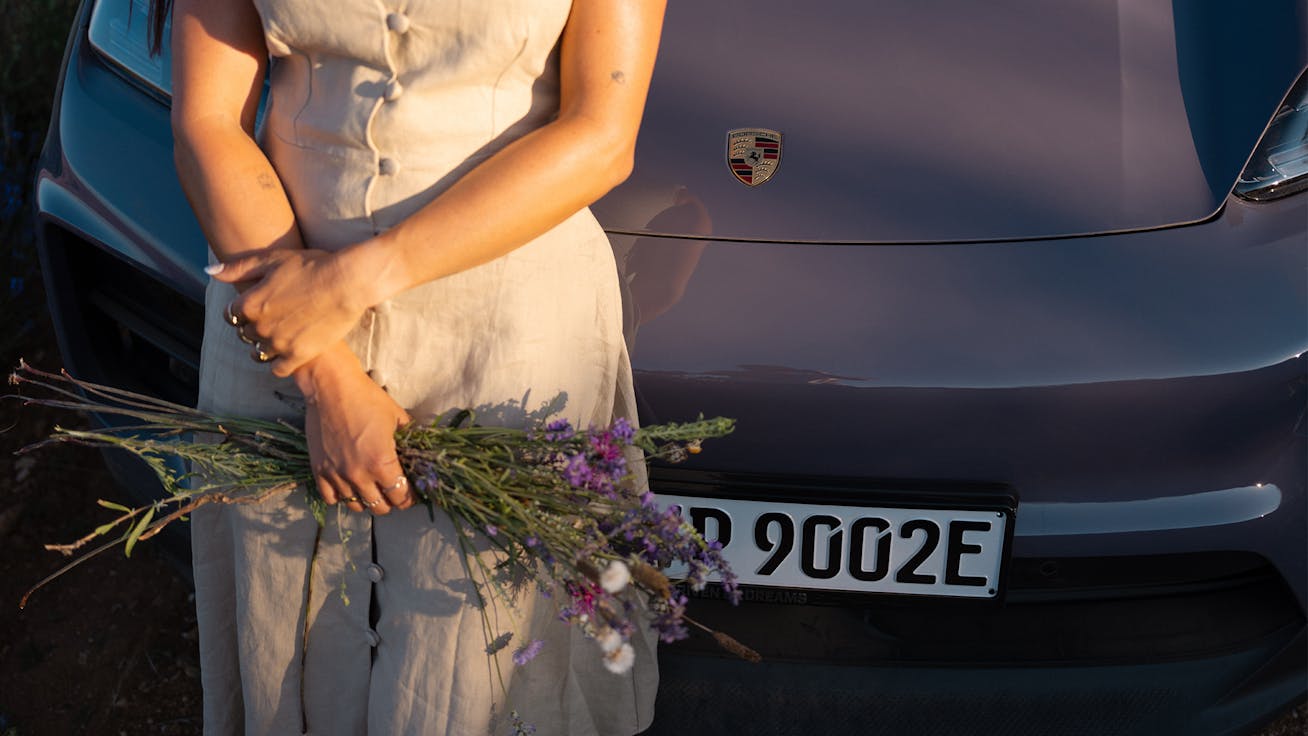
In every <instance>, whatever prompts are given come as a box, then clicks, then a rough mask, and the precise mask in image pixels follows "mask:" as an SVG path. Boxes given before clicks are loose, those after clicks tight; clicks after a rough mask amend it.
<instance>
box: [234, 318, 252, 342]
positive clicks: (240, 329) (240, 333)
mask: <svg viewBox="0 0 1308 736" xmlns="http://www.w3.org/2000/svg"><path fill="white" fill-rule="evenodd" d="M245 325H246V323H245V322H242V323H241V324H239V325H237V326H236V336H237V337H239V338H241V342H243V343H245V344H246V345H253V344H254V343H255V341H254V340H251V339H250V336H249V335H247V334H245Z"/></svg>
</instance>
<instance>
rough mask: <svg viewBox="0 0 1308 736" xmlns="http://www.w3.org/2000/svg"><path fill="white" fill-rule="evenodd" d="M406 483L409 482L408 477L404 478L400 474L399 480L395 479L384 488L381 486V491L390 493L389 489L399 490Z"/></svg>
mask: <svg viewBox="0 0 1308 736" xmlns="http://www.w3.org/2000/svg"><path fill="white" fill-rule="evenodd" d="M408 484H409V479H408V478H405V477H404V476H403V475H401V476H400V479H399V480H397V481H395V482H394V483H392V484H390V485H389V486H386V487H385V488H383V489H382V492H383V493H390V492H391V491H398V490H400V489H401V488H403V487H405V486H406V485H408Z"/></svg>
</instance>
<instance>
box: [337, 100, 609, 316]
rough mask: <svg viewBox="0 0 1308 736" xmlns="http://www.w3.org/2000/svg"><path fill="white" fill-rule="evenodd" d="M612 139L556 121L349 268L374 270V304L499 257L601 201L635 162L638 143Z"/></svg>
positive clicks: (355, 254)
mask: <svg viewBox="0 0 1308 736" xmlns="http://www.w3.org/2000/svg"><path fill="white" fill-rule="evenodd" d="M612 138H613V136H611V135H606V134H605V131H604V128H603V126H600V125H597V124H592V123H590V122H589V121H587V120H585V119H581V118H577V119H573V120H566V121H565V120H560V121H558V122H555V123H551V124H549V125H546V126H544V127H542V128H539V129H537V130H535V131H533V132H531V133H529V134H527V135H525V136H523V137H521V138H519V139H518V140H516V141H514V142H513V143H511V144H510V145H508V146H506V147H505V148H504V149H503V150H501V151H499V152H498V153H496V154H495V155H494V156H492V157H491V158H489V159H487V160H486V161H484V162H483V163H482V164H481V165H479V166H477V167H476V168H475V169H473V170H472V171H470V172H469V173H468V174H467V175H465V176H464V177H462V178H461V179H459V180H458V181H457V182H455V183H454V184H453V185H452V186H451V187H450V188H449V189H448V190H446V191H445V192H443V193H442V194H441V195H440V196H439V197H437V198H436V199H435V200H433V201H432V202H430V203H428V204H427V205H426V206H425V207H423V208H422V209H420V210H418V211H417V212H415V213H414V214H413V215H411V216H410V217H409V218H407V219H406V220H404V221H403V222H401V223H400V224H399V225H397V226H395V227H394V228H392V229H390V230H388V231H386V232H385V233H383V234H382V235H380V236H378V237H376V238H374V239H371V240H368V241H365V242H364V243H361V244H359V245H357V246H355V247H353V248H351V249H349V250H348V251H346V252H345V253H343V254H342V256H343V257H345V258H347V259H348V260H350V261H353V263H352V264H351V265H350V267H349V270H351V271H353V272H356V273H367V274H369V282H368V285H367V288H369V289H370V291H369V293H368V297H367V299H366V301H368V302H369V303H372V304H376V303H377V302H380V301H383V300H385V299H387V298H390V297H391V296H394V295H395V294H398V293H400V292H402V291H404V290H406V289H410V288H412V287H414V286H417V285H419V284H422V283H426V282H428V281H432V280H435V279H439V278H441V277H443V276H448V275H450V274H453V273H458V272H460V271H463V270H465V269H468V268H472V267H474V266H477V265H480V264H482V263H486V262H488V261H491V260H494V259H495V258H497V257H499V256H501V255H504V254H505V253H508V252H509V251H511V250H513V249H515V248H517V247H518V246H520V245H522V244H524V243H526V242H528V241H530V240H531V239H533V238H535V237H536V236H538V235H541V234H542V233H544V232H546V231H547V230H549V229H550V228H552V227H554V226H555V225H557V224H558V223H560V222H562V221H563V220H565V219H567V218H568V217H569V216H571V215H572V214H574V213H576V212H577V211H578V210H580V209H581V208H583V207H586V206H587V205H589V204H590V203H591V202H594V201H595V200H596V199H599V198H600V197H601V196H603V195H604V194H605V193H606V192H608V191H609V189H611V188H612V187H614V186H615V185H617V184H618V183H620V182H621V181H622V180H623V179H625V178H626V176H627V174H628V173H629V172H630V169H631V151H630V145H631V142H629V141H621V140H611V139H612ZM633 139H634V136H633Z"/></svg>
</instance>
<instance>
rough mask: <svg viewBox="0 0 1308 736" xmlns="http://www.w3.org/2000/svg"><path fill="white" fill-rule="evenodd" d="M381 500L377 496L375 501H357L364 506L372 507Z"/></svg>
mask: <svg viewBox="0 0 1308 736" xmlns="http://www.w3.org/2000/svg"><path fill="white" fill-rule="evenodd" d="M381 502H382V500H381V499H380V498H379V499H377V500H375V501H360V502H359V503H362V504H363V505H364V506H367V507H368V508H372V507H373V506H376V505H377V504H379V503H381Z"/></svg>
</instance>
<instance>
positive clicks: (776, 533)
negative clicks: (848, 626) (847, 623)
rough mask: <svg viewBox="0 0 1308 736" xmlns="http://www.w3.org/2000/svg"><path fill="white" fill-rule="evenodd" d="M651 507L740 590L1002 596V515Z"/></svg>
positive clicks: (761, 505) (737, 503)
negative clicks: (695, 532)
mask: <svg viewBox="0 0 1308 736" xmlns="http://www.w3.org/2000/svg"><path fill="white" fill-rule="evenodd" d="M658 499H659V503H660V505H662V506H668V505H672V504H676V505H678V506H680V507H681V515H682V518H684V519H686V520H687V521H689V522H691V523H692V524H694V525H695V527H696V528H697V529H699V530H700V533H701V534H703V535H704V537H705V539H709V540H713V539H716V540H718V541H719V542H720V543H721V544H722V549H723V555H724V557H725V558H726V559H727V561H728V562H729V563H730V564H731V569H732V570H733V571H734V572H735V573H736V576H737V578H738V579H739V582H740V583H741V584H743V585H766V586H773V587H783V588H809V589H821V590H842V591H855V592H863V593H898V594H908V595H926V596H947V597H957V598H993V597H995V596H996V595H997V593H998V591H999V590H1000V587H999V576H1000V571H1001V569H1002V568H1003V558H1004V540H1005V534H1006V532H1007V530H1008V525H1009V523H1010V521H1011V519H1010V517H1009V514H1008V513H1006V512H1004V511H1000V510H996V509H990V510H966V509H937V508H932V509H922V508H918V509H914V508H882V507H868V506H834V505H827V504H804V503H778V502H775V501H750V500H742V499H723V498H702V497H696V496H677V495H670V494H662V493H661V494H659V495H658ZM668 572H669V575H670V576H672V577H676V576H678V575H681V574H684V569H681V570H679V569H677V568H676V567H673V568H672V569H671V570H669V571H668Z"/></svg>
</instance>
